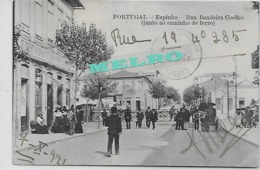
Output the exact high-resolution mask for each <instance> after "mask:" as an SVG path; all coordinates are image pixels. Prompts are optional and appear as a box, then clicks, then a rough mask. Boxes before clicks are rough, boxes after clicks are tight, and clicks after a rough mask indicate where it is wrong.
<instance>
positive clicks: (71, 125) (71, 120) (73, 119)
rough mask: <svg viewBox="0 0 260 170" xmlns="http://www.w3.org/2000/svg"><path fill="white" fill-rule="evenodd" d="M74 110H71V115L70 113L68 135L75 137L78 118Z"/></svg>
mask: <svg viewBox="0 0 260 170" xmlns="http://www.w3.org/2000/svg"><path fill="white" fill-rule="evenodd" d="M74 111H75V110H74V108H71V109H70V111H69V113H68V120H69V131H68V134H69V135H73V134H74V133H75V126H76V123H77V120H76V116H75V114H74Z"/></svg>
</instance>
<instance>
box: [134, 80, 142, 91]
mask: <svg viewBox="0 0 260 170" xmlns="http://www.w3.org/2000/svg"><path fill="white" fill-rule="evenodd" d="M135 89H136V90H141V80H136V81H135Z"/></svg>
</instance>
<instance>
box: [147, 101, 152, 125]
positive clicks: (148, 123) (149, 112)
mask: <svg viewBox="0 0 260 170" xmlns="http://www.w3.org/2000/svg"><path fill="white" fill-rule="evenodd" d="M151 115H152V111H151V110H150V106H148V109H147V110H146V111H145V119H146V126H147V127H148V128H150V119H151Z"/></svg>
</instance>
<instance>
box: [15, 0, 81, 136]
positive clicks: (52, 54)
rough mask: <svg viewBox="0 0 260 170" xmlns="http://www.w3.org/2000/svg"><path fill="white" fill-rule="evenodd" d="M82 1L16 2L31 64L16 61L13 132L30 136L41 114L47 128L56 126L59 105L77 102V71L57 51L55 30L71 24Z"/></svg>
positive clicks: (21, 43) (17, 18)
mask: <svg viewBox="0 0 260 170" xmlns="http://www.w3.org/2000/svg"><path fill="white" fill-rule="evenodd" d="M75 8H82V9H83V8H84V7H83V6H82V4H81V3H80V2H79V0H57V1H54V0H22V1H21V0H16V1H15V3H14V25H15V26H19V27H20V30H21V36H20V37H19V42H18V44H19V46H20V48H21V50H22V51H23V52H24V53H25V55H26V57H28V59H29V62H25V61H20V62H18V61H15V62H14V72H13V73H14V75H13V80H14V81H13V83H14V84H13V85H14V86H13V128H14V131H15V132H16V135H15V137H17V134H20V132H21V131H28V132H30V121H32V120H35V119H36V116H37V114H38V113H39V112H41V113H43V118H44V120H45V124H46V125H47V126H48V127H50V126H51V125H52V122H53V108H54V107H55V105H61V106H64V105H65V106H68V107H69V106H70V105H71V104H72V102H73V93H72V91H73V89H74V83H73V82H74V79H75V78H74V75H73V74H74V72H75V71H74V69H73V68H72V67H71V66H70V65H68V64H66V59H65V58H64V57H63V55H62V53H61V52H60V51H58V50H57V49H56V48H55V30H56V29H57V28H60V27H61V23H62V21H64V20H65V21H67V22H71V21H72V18H73V11H74V10H75Z"/></svg>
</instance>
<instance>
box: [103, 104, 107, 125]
mask: <svg viewBox="0 0 260 170" xmlns="http://www.w3.org/2000/svg"><path fill="white" fill-rule="evenodd" d="M106 119H107V112H106V109H105V108H104V109H103V112H102V120H103V126H105V122H106Z"/></svg>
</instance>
